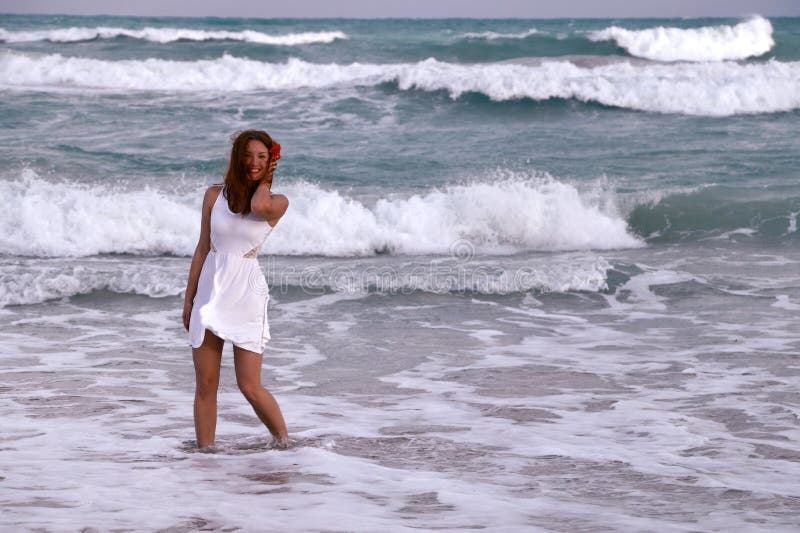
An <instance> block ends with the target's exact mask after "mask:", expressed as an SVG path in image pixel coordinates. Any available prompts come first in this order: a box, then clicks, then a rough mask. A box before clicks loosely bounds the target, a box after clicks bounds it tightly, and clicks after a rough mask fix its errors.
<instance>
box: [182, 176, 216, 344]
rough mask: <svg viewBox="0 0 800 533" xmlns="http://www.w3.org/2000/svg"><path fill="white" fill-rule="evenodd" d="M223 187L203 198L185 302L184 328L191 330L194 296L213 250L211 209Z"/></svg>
mask: <svg viewBox="0 0 800 533" xmlns="http://www.w3.org/2000/svg"><path fill="white" fill-rule="evenodd" d="M220 190H222V187H220V186H219V185H213V186H211V187H209V188H208V190H206V194H205V196H204V197H203V210H202V216H201V219H200V239H198V241H197V246H196V247H195V249H194V255H192V266H191V267H189V281H188V282H187V283H186V295H185V296H184V300H183V327H185V328H186V330H187V331H188V330H189V318H190V317H191V316H192V306H193V305H194V296H195V294H197V282H198V281H199V280H200V272H201V271H202V269H203V263H205V260H206V256H207V255H208V252H209V250H210V249H211V208H212V207H214V202H216V200H217V196H219V194H220Z"/></svg>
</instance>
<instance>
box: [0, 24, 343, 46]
mask: <svg viewBox="0 0 800 533" xmlns="http://www.w3.org/2000/svg"><path fill="white" fill-rule="evenodd" d="M115 37H130V38H132V39H142V40H145V41H151V42H155V43H171V42H175V41H217V40H219V41H245V42H250V43H259V44H273V45H281V46H296V45H303V44H314V43H331V42H333V41H335V40H337V39H347V34H345V33H343V32H341V31H317V32H300V33H287V34H285V35H270V34H266V33H262V32H258V31H254V30H243V31H223V30H194V29H188V28H152V27H147V28H142V29H138V30H137V29H130V28H113V27H105V26H98V27H96V28H79V27H72V28H57V29H50V30H32V31H8V30H5V29H3V28H0V41H3V42H7V43H19V42H31V41H51V42H58V43H68V42H78V41H89V40H93V39H113V38H115Z"/></svg>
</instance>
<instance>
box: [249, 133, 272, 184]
mask: <svg viewBox="0 0 800 533" xmlns="http://www.w3.org/2000/svg"><path fill="white" fill-rule="evenodd" d="M268 166H269V150H267V146H266V145H265V144H264V143H263V142H261V141H259V140H256V139H250V140H249V141H247V146H245V149H244V168H245V170H246V171H247V177H248V178H250V179H251V180H253V181H258V180H260V179H262V178H263V177H264V176H265V175H266V173H267V167H268Z"/></svg>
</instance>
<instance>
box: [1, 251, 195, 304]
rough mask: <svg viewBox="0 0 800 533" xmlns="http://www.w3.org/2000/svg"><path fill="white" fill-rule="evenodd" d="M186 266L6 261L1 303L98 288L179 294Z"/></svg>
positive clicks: (64, 295) (34, 300) (156, 294)
mask: <svg viewBox="0 0 800 533" xmlns="http://www.w3.org/2000/svg"><path fill="white" fill-rule="evenodd" d="M183 266H184V267H185V265H183ZM185 270H186V269H185V268H181V269H179V270H178V269H174V268H169V267H163V266H158V265H146V264H143V263H142V262H141V261H139V262H138V263H136V264H131V263H127V264H125V263H115V262H113V261H110V262H105V263H98V262H94V263H92V264H66V265H63V264H62V265H58V264H55V263H48V264H44V265H41V264H37V265H14V266H7V265H6V266H4V267H3V269H2V272H0V307H5V306H7V305H26V304H36V303H41V302H45V301H48V300H54V299H59V298H69V297H71V296H76V295H79V294H89V293H92V292H95V291H99V290H108V291H112V292H118V293H123V294H125V293H127V294H142V295H145V296H152V297H155V298H158V297H163V296H177V295H179V294H181V293H182V292H183V290H184V289H185V287H186V280H185V279H184V278H185V277H186V271H185Z"/></svg>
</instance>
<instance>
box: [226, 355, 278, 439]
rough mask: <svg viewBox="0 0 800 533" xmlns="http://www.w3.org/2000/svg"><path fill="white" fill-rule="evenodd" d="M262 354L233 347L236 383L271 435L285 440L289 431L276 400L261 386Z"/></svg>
mask: <svg viewBox="0 0 800 533" xmlns="http://www.w3.org/2000/svg"><path fill="white" fill-rule="evenodd" d="M262 359H263V356H262V355H261V354H257V353H255V352H251V351H249V350H244V349H242V348H239V347H237V346H234V347H233V364H234V366H235V367H236V384H237V385H239V390H240V391H242V394H244V397H245V398H247V401H248V402H250V405H252V406H253V410H254V411H255V412H256V415H258V418H260V419H261V421H262V422H263V423H264V425H265V426H267V429H269V432H270V433H272V436H273V437H275V438H276V439H278V440H279V441H282V442H286V440H287V439H288V437H289V433H288V432H287V431H286V422H284V420H283V413H281V408H280V407H278V402H276V401H275V398H273V397H272V394H270V393H269V392H268V391H267V389H265V388H264V387H262V386H261V361H262Z"/></svg>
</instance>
